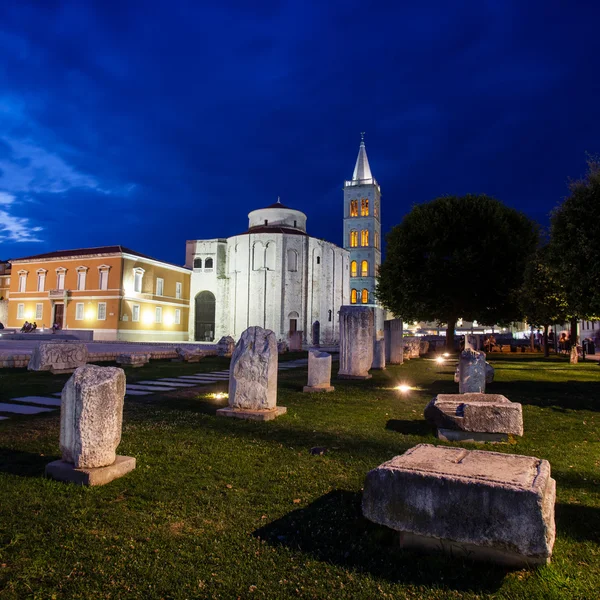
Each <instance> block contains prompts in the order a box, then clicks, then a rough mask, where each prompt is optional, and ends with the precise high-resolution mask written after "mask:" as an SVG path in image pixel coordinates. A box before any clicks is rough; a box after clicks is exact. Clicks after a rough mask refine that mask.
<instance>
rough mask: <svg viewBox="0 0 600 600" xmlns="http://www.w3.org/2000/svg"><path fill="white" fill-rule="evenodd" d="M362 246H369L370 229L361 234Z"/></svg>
mask: <svg viewBox="0 0 600 600" xmlns="http://www.w3.org/2000/svg"><path fill="white" fill-rule="evenodd" d="M360 245H361V246H368V245H369V230H368V229H363V230H362V231H361V232H360Z"/></svg>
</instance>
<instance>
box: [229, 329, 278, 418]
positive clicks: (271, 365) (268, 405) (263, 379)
mask: <svg viewBox="0 0 600 600" xmlns="http://www.w3.org/2000/svg"><path fill="white" fill-rule="evenodd" d="M277 363H278V357H277V340H276V338H275V334H274V333H273V332H272V331H270V330H269V329H263V328H262V327H249V328H248V329H246V331H244V333H242V335H241V337H240V339H239V341H238V343H237V344H236V347H235V350H234V351H233V355H232V357H231V364H230V367H229V406H228V407H227V408H222V409H220V410H218V411H217V415H218V416H221V417H237V418H238V419H254V420H257V421H269V420H271V419H274V418H276V417H278V416H279V415H282V414H284V413H285V412H286V410H287V409H286V408H284V407H282V406H277Z"/></svg>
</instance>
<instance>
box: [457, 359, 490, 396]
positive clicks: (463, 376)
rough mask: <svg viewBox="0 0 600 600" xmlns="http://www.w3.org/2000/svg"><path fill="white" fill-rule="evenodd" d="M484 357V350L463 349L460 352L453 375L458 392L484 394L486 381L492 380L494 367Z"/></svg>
mask: <svg viewBox="0 0 600 600" xmlns="http://www.w3.org/2000/svg"><path fill="white" fill-rule="evenodd" d="M485 359H486V355H485V352H477V351H475V350H464V351H463V352H461V353H460V356H459V358H458V365H457V367H456V373H455V375H454V381H455V382H456V383H458V392H459V393H460V394H468V393H480V394H484V393H485V385H486V383H492V381H494V367H492V365H490V364H489V363H488V362H486V360H485Z"/></svg>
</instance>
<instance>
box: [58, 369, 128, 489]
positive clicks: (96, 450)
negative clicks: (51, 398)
mask: <svg viewBox="0 0 600 600" xmlns="http://www.w3.org/2000/svg"><path fill="white" fill-rule="evenodd" d="M124 398H125V373H124V372H123V370H122V369H119V368H117V367H97V366H95V365H87V366H84V367H79V368H78V369H77V370H76V371H75V373H74V374H73V376H72V377H71V378H70V379H69V381H67V383H66V385H65V387H64V388H63V391H62V402H61V408H60V450H61V453H62V460H57V461H54V462H51V463H49V464H48V465H47V466H46V475H47V476H48V477H52V478H53V479H57V480H59V481H67V482H72V483H78V484H80V485H103V484H105V483H109V482H110V481H112V480H113V479H116V478H118V477H122V476H123V475H125V474H126V473H128V472H129V471H132V470H133V469H135V464H136V461H135V458H132V457H130V456H118V455H117V453H116V450H117V447H118V446H119V443H120V442H121V428H122V424H123V402H124Z"/></svg>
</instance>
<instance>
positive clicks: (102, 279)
mask: <svg viewBox="0 0 600 600" xmlns="http://www.w3.org/2000/svg"><path fill="white" fill-rule="evenodd" d="M98 277H99V284H100V285H99V289H101V290H107V289H108V267H100V269H99V272H98ZM84 281H85V280H84Z"/></svg>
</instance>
